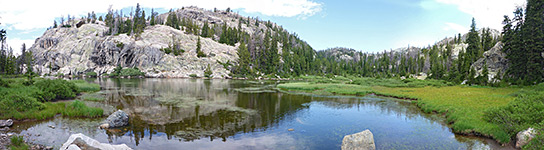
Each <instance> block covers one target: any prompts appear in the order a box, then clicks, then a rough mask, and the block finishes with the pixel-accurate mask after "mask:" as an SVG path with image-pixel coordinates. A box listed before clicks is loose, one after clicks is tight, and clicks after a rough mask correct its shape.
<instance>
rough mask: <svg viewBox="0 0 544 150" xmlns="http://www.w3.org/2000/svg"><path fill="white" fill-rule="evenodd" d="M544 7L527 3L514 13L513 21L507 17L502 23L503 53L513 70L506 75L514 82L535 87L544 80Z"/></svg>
mask: <svg viewBox="0 0 544 150" xmlns="http://www.w3.org/2000/svg"><path fill="white" fill-rule="evenodd" d="M543 4H544V2H543V1H541V0H528V1H527V5H526V7H525V8H526V10H525V11H524V10H523V7H520V8H517V9H516V10H515V11H514V18H512V19H510V18H509V17H508V16H506V15H505V18H504V21H503V24H504V27H503V33H502V34H503V38H502V42H503V43H504V46H503V49H502V50H503V51H504V52H505V53H506V58H507V59H508V60H509V61H508V62H509V65H510V67H509V68H508V70H507V72H506V74H507V78H508V79H509V80H510V82H511V83H514V84H521V85H533V84H538V83H540V82H542V81H544V69H543V68H544V57H542V48H543V47H544V42H543V41H544V30H543V29H544V26H543V24H544V19H543V18H544V8H543V7H542V5H543Z"/></svg>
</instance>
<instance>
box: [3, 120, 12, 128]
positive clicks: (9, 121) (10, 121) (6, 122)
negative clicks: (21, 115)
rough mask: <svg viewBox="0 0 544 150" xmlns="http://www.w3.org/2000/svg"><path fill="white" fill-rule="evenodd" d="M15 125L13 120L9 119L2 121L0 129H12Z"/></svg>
mask: <svg viewBox="0 0 544 150" xmlns="http://www.w3.org/2000/svg"><path fill="white" fill-rule="evenodd" d="M12 125H13V120H11V119H8V120H0V128H3V127H11V126H12Z"/></svg>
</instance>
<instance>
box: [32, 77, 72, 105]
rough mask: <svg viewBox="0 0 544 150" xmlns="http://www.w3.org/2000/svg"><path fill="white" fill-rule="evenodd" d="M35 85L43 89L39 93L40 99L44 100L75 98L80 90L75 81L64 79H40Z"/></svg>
mask: <svg viewBox="0 0 544 150" xmlns="http://www.w3.org/2000/svg"><path fill="white" fill-rule="evenodd" d="M34 86H36V87H37V88H38V89H40V90H41V91H42V92H40V93H39V94H38V95H39V96H38V99H39V100H40V101H42V102H45V101H52V100H57V99H69V98H74V97H76V94H77V93H78V92H79V89H78V87H76V85H75V84H74V83H72V82H68V81H66V80H62V79H55V80H50V79H45V80H39V81H36V83H34Z"/></svg>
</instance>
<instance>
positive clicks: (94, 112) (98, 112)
mask: <svg viewBox="0 0 544 150" xmlns="http://www.w3.org/2000/svg"><path fill="white" fill-rule="evenodd" d="M43 105H44V108H43V109H41V110H27V111H22V112H19V111H11V112H6V113H2V114H1V115H0V118H2V119H7V118H12V119H16V120H23V119H36V120H44V119H47V118H52V117H54V116H55V115H57V114H61V115H62V116H66V117H89V118H93V117H100V116H102V113H103V110H102V109H101V108H94V107H87V106H86V105H85V104H84V103H83V102H80V101H77V100H76V101H73V102H56V103H52V102H46V103H44V104H43Z"/></svg>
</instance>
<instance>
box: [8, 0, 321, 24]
mask: <svg viewBox="0 0 544 150" xmlns="http://www.w3.org/2000/svg"><path fill="white" fill-rule="evenodd" d="M136 3H140V5H141V6H143V7H151V8H165V9H170V8H181V7H183V6H198V7H201V8H205V9H213V8H217V9H226V8H228V7H230V8H231V9H241V10H243V11H245V12H248V13H261V14H263V15H268V16H282V17H295V16H298V17H306V16H311V15H314V14H315V13H317V12H319V11H321V9H322V4H321V3H317V2H314V1H312V0H162V1H159V0H138V1H130V0H114V1H111V0H94V1H85V2H82V1H73V0H40V1H35V0H14V1H4V2H2V4H1V5H0V16H1V18H0V23H2V26H6V25H7V27H8V28H10V27H14V28H15V29H19V30H28V29H35V28H46V27H49V26H52V24H53V20H54V19H55V18H56V17H60V16H61V15H64V17H67V15H68V14H70V15H76V16H81V15H86V14H87V13H88V12H91V11H95V12H97V13H98V12H106V11H107V8H108V7H109V5H112V6H113V8H114V9H121V8H126V7H135V5H136Z"/></svg>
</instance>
